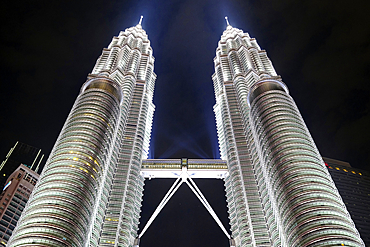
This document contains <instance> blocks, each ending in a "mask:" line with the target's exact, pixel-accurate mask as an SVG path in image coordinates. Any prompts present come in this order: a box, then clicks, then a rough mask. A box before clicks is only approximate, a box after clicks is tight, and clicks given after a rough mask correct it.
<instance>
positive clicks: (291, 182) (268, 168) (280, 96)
mask: <svg viewBox="0 0 370 247" xmlns="http://www.w3.org/2000/svg"><path fill="white" fill-rule="evenodd" d="M248 100H249V103H250V111H251V114H250V115H251V119H250V121H251V123H252V124H251V125H252V126H253V128H252V129H253V134H254V136H255V140H256V142H257V147H258V152H259V156H260V158H261V160H262V163H263V170H264V175H265V177H266V180H267V181H268V188H269V194H270V200H271V201H272V202H273V205H274V207H275V208H276V212H277V215H276V218H277V219H278V221H279V225H280V227H281V232H282V235H283V236H282V238H283V242H284V243H285V246H291V247H296V246H297V247H298V246H300V247H306V246H311V247H314V246H364V245H363V243H362V240H361V239H360V237H359V233H358V232H357V230H356V228H355V225H354V223H353V221H352V220H351V218H350V215H349V213H348V212H347V210H346V207H345V205H344V203H343V201H342V198H341V197H340V195H339V193H338V190H337V189H336V187H335V184H334V182H333V180H332V178H331V177H330V175H329V172H328V170H327V168H326V167H325V165H324V162H323V161H322V158H321V156H320V154H319V152H318V150H317V148H316V146H315V143H314V142H313V140H312V138H311V135H310V133H309V131H308V129H307V127H306V125H305V123H304V121H303V118H302V116H301V114H300V113H299V111H298V108H297V106H296V104H295V102H294V101H293V99H292V98H291V97H290V95H289V94H288V90H287V88H286V86H285V85H284V84H283V83H281V82H280V81H278V80H272V79H265V80H261V81H259V82H258V83H256V84H254V85H253V86H252V88H251V90H250V93H249V99H248Z"/></svg>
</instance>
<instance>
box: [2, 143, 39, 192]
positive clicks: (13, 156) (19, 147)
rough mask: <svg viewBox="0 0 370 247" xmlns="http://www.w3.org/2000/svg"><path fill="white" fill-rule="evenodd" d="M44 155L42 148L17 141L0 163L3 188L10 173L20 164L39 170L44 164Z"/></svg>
mask: <svg viewBox="0 0 370 247" xmlns="http://www.w3.org/2000/svg"><path fill="white" fill-rule="evenodd" d="M43 158H44V155H43V154H42V152H41V149H39V148H36V147H33V146H30V145H28V144H25V143H22V142H19V141H17V142H16V143H15V145H14V146H13V147H12V148H11V149H10V150H9V152H8V154H7V155H6V157H5V159H4V160H3V161H2V162H1V164H0V187H1V188H2V187H3V186H4V184H5V181H6V180H7V179H8V178H9V175H10V174H12V172H13V171H14V170H15V169H16V168H17V167H18V166H19V165H20V164H24V165H25V166H27V167H28V168H31V169H32V170H34V171H36V172H38V170H39V168H40V167H41V166H42V165H43V162H42V161H43Z"/></svg>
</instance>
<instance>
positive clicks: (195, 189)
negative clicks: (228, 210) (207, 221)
mask: <svg viewBox="0 0 370 247" xmlns="http://www.w3.org/2000/svg"><path fill="white" fill-rule="evenodd" d="M188 179H189V181H190V183H189V182H188V180H185V183H186V184H187V185H188V186H189V188H190V189H191V190H192V191H193V193H194V194H195V195H196V196H197V197H198V199H199V200H200V202H201V203H202V204H203V206H204V207H205V208H206V209H207V210H208V212H209V214H210V215H211V216H212V217H213V219H214V220H215V221H216V223H217V224H218V226H219V227H220V228H221V230H222V231H223V232H224V233H225V235H226V237H227V238H228V239H231V237H230V235H229V233H228V232H227V231H226V229H225V227H224V225H223V224H222V222H221V221H220V219H219V218H218V217H217V214H216V213H215V211H214V210H213V209H212V207H211V205H210V204H209V203H208V201H207V199H206V198H205V197H204V195H203V194H202V192H201V191H200V189H199V188H198V186H197V185H196V184H195V182H194V181H193V179H191V178H190V177H188Z"/></svg>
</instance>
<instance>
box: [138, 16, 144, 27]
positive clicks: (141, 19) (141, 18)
mask: <svg viewBox="0 0 370 247" xmlns="http://www.w3.org/2000/svg"><path fill="white" fill-rule="evenodd" d="M142 21H143V16H140V21H139V25H141V22H142Z"/></svg>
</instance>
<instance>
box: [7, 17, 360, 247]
mask: <svg viewBox="0 0 370 247" xmlns="http://www.w3.org/2000/svg"><path fill="white" fill-rule="evenodd" d="M214 62H215V74H214V75H213V77H212V78H213V81H214V88H215V95H216V105H215V107H214V110H215V114H216V122H217V129H218V136H219V144H220V152H221V157H222V159H223V160H218V161H214V160H204V161H201V160H192V159H189V160H188V159H185V158H184V159H181V160H180V159H178V160H175V159H173V160H157V161H156V160H146V161H144V162H143V159H144V158H146V157H147V153H148V147H149V140H150V130H151V124H152V117H153V112H154V105H153V103H152V98H153V91H154V83H155V78H156V76H155V74H154V72H153V64H154V58H153V56H152V50H151V48H150V43H149V40H148V37H147V35H146V33H145V31H144V30H143V29H142V27H141V21H140V23H139V24H138V25H137V26H135V27H132V28H128V29H126V30H125V31H124V32H121V33H120V34H119V36H118V37H114V38H113V40H112V42H111V43H110V44H109V46H108V48H107V49H104V50H103V52H102V55H101V56H100V57H99V59H98V61H97V62H96V65H95V67H94V69H93V71H92V73H91V74H90V75H89V76H88V78H87V81H86V82H85V83H84V85H83V86H82V88H81V91H80V94H79V96H78V97H77V99H76V102H75V104H74V106H73V107H72V110H71V112H70V114H69V116H68V118H67V121H66V123H65V125H64V127H63V129H62V131H61V133H60V136H59V137H58V140H57V142H56V144H55V146H54V148H53V150H52V153H51V155H50V157H49V159H48V161H47V164H46V166H45V168H44V170H43V173H42V175H41V177H40V180H39V183H38V184H37V185H36V188H35V190H34V192H33V194H32V196H31V198H30V200H29V202H28V205H27V207H26V209H25V212H24V215H23V216H22V217H21V219H20V221H19V223H18V225H17V228H16V229H15V231H14V233H13V236H12V238H11V239H10V241H9V244H8V246H31V245H35V246H133V245H135V246H137V245H138V239H137V230H138V227H137V226H138V222H139V217H140V216H139V214H140V207H141V200H142V199H141V198H142V192H143V184H144V182H143V181H144V177H149V178H152V177H155V176H157V174H162V173H161V172H159V171H160V170H162V172H163V170H165V172H166V174H167V175H165V176H166V177H167V176H174V177H177V179H176V181H175V184H174V185H173V186H172V187H171V188H170V191H169V192H168V193H167V194H166V196H165V198H164V200H163V201H162V202H163V203H162V202H161V204H160V205H159V209H160V208H163V206H164V204H165V203H166V202H167V201H168V200H169V198H170V197H171V196H172V195H173V193H175V192H176V190H177V188H178V187H179V186H180V185H181V184H182V183H187V184H188V185H189V187H191V188H192V190H193V192H194V193H195V194H197V196H198V198H199V199H200V200H201V201H202V202H203V205H205V207H206V208H207V209H208V210H209V212H210V213H211V214H212V216H214V218H215V220H216V221H217V222H218V223H219V225H220V227H221V228H222V224H220V222H219V220H217V217H216V215H215V213H214V212H213V210H212V208H211V206H210V205H209V204H208V202H207V201H206V199H205V197H204V196H203V195H202V194H201V193H200V191H199V189H197V187H196V186H195V183H193V181H192V180H191V176H193V174H197V176H198V175H199V177H218V178H221V179H225V186H226V196H227V202H228V206H229V215H230V216H229V218H230V225H231V231H232V237H230V236H229V234H228V233H227V231H226V230H225V231H224V232H225V235H226V236H227V237H228V238H231V239H230V240H231V241H230V244H231V246H237V247H245V246H284V247H285V246H286V247H288V246H289V247H291V246H341V245H342V246H343V245H346V246H363V244H362V240H361V239H360V237H359V234H358V232H357V230H356V229H355V227H354V224H353V222H352V220H351V218H350V216H349V214H348V212H347V211H346V208H345V206H344V204H343V201H342V199H341V198H340V196H339V194H338V191H337V190H336V188H335V186H334V183H333V181H332V179H331V177H330V175H329V173H328V171H327V170H326V168H325V165H324V163H323V161H322V159H321V157H320V155H319V152H318V150H317V148H316V146H315V144H314V142H313V140H312V138H311V136H310V134H309V132H308V130H307V128H306V126H305V124H304V122H303V119H302V117H301V116H300V114H299V111H298V109H297V107H296V105H295V103H294V101H293V100H292V98H291V97H290V96H289V94H288V90H287V87H286V86H285V85H284V83H283V82H282V81H281V78H280V77H279V76H277V74H276V73H275V70H274V68H273V66H272V64H271V62H270V60H269V59H268V57H267V55H266V52H265V51H263V50H261V49H260V48H259V46H258V44H257V42H256V40H255V39H252V38H250V37H249V35H248V34H246V33H243V31H241V30H239V29H236V28H233V27H231V26H230V25H228V26H227V29H226V30H225V31H224V33H223V35H222V37H221V41H220V42H219V46H218V48H217V50H216V58H215V60H214ZM145 169H146V170H145ZM189 170H192V172H190V173H188V171H189ZM210 171H212V172H213V173H210ZM159 177H160V176H159ZM189 181H190V182H189ZM177 182H179V183H177ZM157 213H158V211H157V210H156V212H155V213H154V214H153V215H154V216H155V215H156V214H157ZM150 221H151V220H149V221H148V222H150ZM144 229H145V228H144ZM141 235H142V233H141V234H140V236H141Z"/></svg>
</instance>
